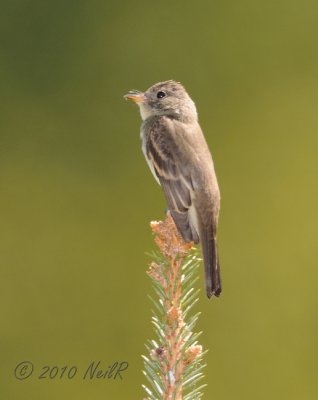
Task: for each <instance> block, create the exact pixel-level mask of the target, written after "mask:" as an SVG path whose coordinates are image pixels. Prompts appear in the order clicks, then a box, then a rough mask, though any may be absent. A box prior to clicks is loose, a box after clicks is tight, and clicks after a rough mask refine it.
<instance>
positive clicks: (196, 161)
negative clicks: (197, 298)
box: [124, 80, 222, 298]
mask: <svg viewBox="0 0 318 400" xmlns="http://www.w3.org/2000/svg"><path fill="white" fill-rule="evenodd" d="M124 97H125V98H126V99H130V100H133V101H134V102H135V103H137V104H138V106H139V108H140V114H141V118H142V120H143V123H142V125H141V139H142V150H143V153H144V155H145V157H146V160H147V162H148V165H149V167H150V170H151V171H152V173H153V175H154V177H155V179H156V180H157V181H158V183H159V184H160V185H161V187H162V189H163V191H164V194H165V197H166V201H167V203H168V208H169V211H170V213H171V216H172V218H173V220H174V222H175V224H176V226H177V228H178V230H179V232H180V234H181V235H182V237H183V239H184V240H185V241H186V242H191V241H193V242H194V243H199V242H201V244H202V253H203V260H204V268H205V286H206V294H207V296H208V297H209V298H210V297H211V296H213V295H214V296H219V295H220V293H221V290H222V288H221V277H220V265H219V258H218V251H217V243H216V231H217V225H218V216H219V209H220V191H219V186H218V182H217V179H216V175H215V171H214V165H213V161H212V157H211V153H210V151H209V148H208V145H207V143H206V141H205V138H204V136H203V133H202V130H201V127H200V125H199V123H198V115H197V111H196V107H195V104H194V102H193V101H192V100H191V98H190V96H189V95H188V93H187V92H186V90H185V89H184V87H183V86H182V85H181V84H180V83H178V82H175V81H172V80H170V81H166V82H159V83H157V84H155V85H153V86H151V87H150V88H149V89H148V90H147V91H146V92H144V93H142V92H139V91H136V90H134V91H130V92H129V93H128V94H126V95H125V96H124Z"/></svg>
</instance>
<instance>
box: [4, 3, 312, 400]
mask: <svg viewBox="0 0 318 400" xmlns="http://www.w3.org/2000/svg"><path fill="white" fill-rule="evenodd" d="M317 20H318V5H317V2H316V1H313V0H305V1H303V2H299V1H296V0H290V1H287V0H278V1H273V0H269V1H266V2H265V1H263V2H261V1H255V0H254V1H253V0H245V1H235V0H230V1H226V2H225V1H220V0H218V1H198V2H181V1H176V2H167V1H162V2H155V3H154V2H149V1H138V2H130V1H121V2H115V1H97V0H92V1H76V2H75V1H61V0H55V1H39V0H29V1H22V0H14V1H9V0H7V1H5V0H4V1H2V2H1V13H0V37H1V41H0V54H1V57H0V87H1V113H0V152H1V154H0V210H1V211H0V212H1V216H0V220H1V228H0V236H1V240H0V277H1V279H0V282H1V283H0V304H1V306H0V315H1V334H0V338H1V344H2V351H1V366H0V369H1V370H0V376H1V385H0V392H1V398H4V399H5V398H6V399H9V398H12V399H34V400H37V399H43V398H45V399H47V400H50V399H57V398H59V399H70V398H76V399H77V400H82V399H83V400H84V399H103V398H106V399H114V400H115V399H116V400H117V399H119V400H121V399H138V398H142V396H143V392H142V389H141V383H142V381H143V377H142V374H141V369H142V360H141V357H140V355H141V354H142V353H143V351H144V349H143V343H144V342H145V340H146V339H147V338H148V337H150V336H151V329H152V328H151V324H150V322H149V321H150V316H151V311H150V308H151V304H150V302H149V300H148V299H147V294H148V293H149V292H150V284H149V280H148V278H147V276H146V274H145V270H146V264H147V262H148V261H149V260H148V259H147V257H146V256H145V254H144V253H145V252H146V251H150V250H151V249H153V243H152V237H151V233H150V229H149V227H148V224H149V221H150V220H152V219H160V218H163V215H164V209H165V207H166V206H165V202H164V200H163V195H162V193H161V190H160V188H159V186H158V185H157V184H156V183H155V182H154V180H153V178H152V177H151V174H150V172H149V171H148V169H147V166H146V163H145V161H144V159H143V156H142V154H141V151H140V143H139V133H138V131H139V126H140V118H139V115H138V112H137V109H136V107H135V106H134V105H133V104H130V103H125V102H124V101H123V99H122V95H123V94H124V93H125V92H126V91H127V90H130V89H134V88H136V89H146V88H147V87H149V86H150V85H151V84H153V83H155V82H157V81H160V80H165V79H171V78H173V79H176V80H180V81H181V82H182V83H183V84H184V85H185V87H186V88H187V89H188V91H189V93H190V94H191V96H192V97H193V99H194V100H195V102H196V105H197V108H198V111H199V116H200V121H201V124H202V127H203V129H204V132H205V134H206V137H207V141H208V143H209V145H210V147H211V149H212V153H213V157H214V160H215V164H216V170H217V174H218V178H219V183H220V187H221V192H222V210H221V217H220V230H219V244H220V257H221V267H222V272H223V286H224V291H223V293H222V296H221V297H220V299H213V300H211V301H208V300H207V299H206V298H205V296H204V295H203V294H202V296H201V299H200V304H199V307H200V309H201V311H202V317H201V318H200V321H199V323H200V326H199V330H203V331H204V335H203V336H202V338H201V341H202V343H203V345H204V348H209V349H210V351H209V353H208V355H207V357H206V361H207V364H208V366H207V368H206V370H205V375H206V380H207V383H208V387H207V388H206V391H205V393H206V398H207V399H213V398H217V399H218V400H228V399H243V398H244V399H246V400H248V399H258V400H263V399H269V398H270V399H272V400H274V399H275V400H276V399H277V400H278V399H279V400H280V399H289V400H299V399H303V400H312V399H315V398H317V396H318V383H317V356H318V354H317V336H318V319H317V309H318V296H317V279H318V269H317V255H318V254H317V253H318V251H317V227H316V226H317V211H316V210H317V200H318V199H317V178H318V172H317V145H318V135H317V128H318V119H317V100H318V96H317V93H318V79H317V71H318V52H317V37H318V25H317ZM202 275H203V274H202ZM202 275H201V281H200V284H201V286H202V287H203V279H202ZM136 310H137V311H136ZM24 360H30V361H32V362H33V364H34V366H35V370H34V373H33V375H32V377H30V378H29V379H26V380H24V381H19V380H17V379H16V378H15V377H14V374H13V371H14V368H15V366H16V365H17V364H18V363H19V362H21V361H24ZM94 360H95V361H99V360H100V361H101V364H102V367H103V368H104V369H107V367H108V365H110V364H112V363H114V362H116V361H118V362H120V361H127V362H128V363H129V367H128V368H127V370H126V371H124V372H123V374H122V375H123V380H120V379H116V380H112V379H92V380H90V381H87V380H86V381H83V380H82V379H81V377H80V373H78V375H77V376H76V377H75V378H74V379H72V380H68V379H54V380H50V379H46V380H43V379H42V380H39V379H37V376H38V375H39V373H40V371H41V368H42V366H44V365H49V366H51V367H54V366H59V367H63V366H65V365H68V366H70V367H71V366H72V365H76V366H77V367H78V371H80V372H83V370H84V369H85V368H86V367H87V366H88V365H89V364H90V363H91V362H92V361H94Z"/></svg>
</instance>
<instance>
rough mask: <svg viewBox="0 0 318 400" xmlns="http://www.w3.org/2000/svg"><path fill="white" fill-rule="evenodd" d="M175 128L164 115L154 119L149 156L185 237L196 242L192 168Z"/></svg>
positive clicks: (148, 144) (170, 208)
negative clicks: (182, 150) (183, 155)
mask: <svg viewBox="0 0 318 400" xmlns="http://www.w3.org/2000/svg"><path fill="white" fill-rule="evenodd" d="M176 129H177V127H176V125H175V124H174V123H173V122H172V121H168V120H167V119H165V118H160V119H158V120H157V121H155V123H154V124H153V125H152V127H151V128H150V129H149V132H148V134H147V140H146V157H147V158H148V161H149V162H150V163H151V164H152V165H153V168H154V171H155V173H156V175H157V177H158V179H159V182H160V184H161V186H162V188H163V191H164V194H165V197H166V200H167V203H168V208H169V211H170V212H171V215H172V217H173V219H174V221H175V223H176V225H177V227H178V229H179V231H180V233H181V235H182V236H183V238H184V240H186V241H194V242H195V243H197V242H198V241H199V237H198V233H197V231H196V229H195V226H194V225H193V220H192V218H191V216H192V217H193V213H192V212H189V211H193V205H192V199H191V192H192V191H193V184H192V179H191V172H190V171H191V170H190V168H189V167H190V166H189V165H187V164H186V160H184V158H182V154H181V151H180V147H179V146H178V144H177V143H176V134H177V132H176Z"/></svg>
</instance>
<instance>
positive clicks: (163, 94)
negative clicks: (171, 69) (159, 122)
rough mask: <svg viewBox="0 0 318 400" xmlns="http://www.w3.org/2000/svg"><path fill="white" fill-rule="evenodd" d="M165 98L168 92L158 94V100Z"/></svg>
mask: <svg viewBox="0 0 318 400" xmlns="http://www.w3.org/2000/svg"><path fill="white" fill-rule="evenodd" d="M165 96H166V92H163V91H160V92H158V93H157V97H158V99H162V98H163V97H165Z"/></svg>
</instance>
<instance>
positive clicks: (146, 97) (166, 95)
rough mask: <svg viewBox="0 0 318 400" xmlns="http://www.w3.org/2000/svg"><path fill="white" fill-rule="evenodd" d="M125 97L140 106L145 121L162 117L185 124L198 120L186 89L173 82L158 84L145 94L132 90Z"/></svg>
mask: <svg viewBox="0 0 318 400" xmlns="http://www.w3.org/2000/svg"><path fill="white" fill-rule="evenodd" d="M124 97H125V99H129V100H132V101H134V102H135V103H137V104H138V106H139V108H140V114H141V118H142V119H143V120H146V119H147V118H149V117H153V116H160V115H166V116H169V117H171V118H175V119H179V120H181V121H185V122H186V121H193V120H197V118H198V116H197V111H196V108H195V105H194V102H193V101H192V100H191V98H190V96H189V95H188V93H187V92H186V90H185V89H184V87H183V86H182V85H181V84H180V83H179V82H175V81H172V80H170V81H165V82H159V83H156V84H155V85H153V86H151V87H150V88H149V89H148V90H146V91H145V92H144V93H143V92H139V91H138V90H132V91H130V92H128V93H127V94H126V95H125V96H124Z"/></svg>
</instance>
